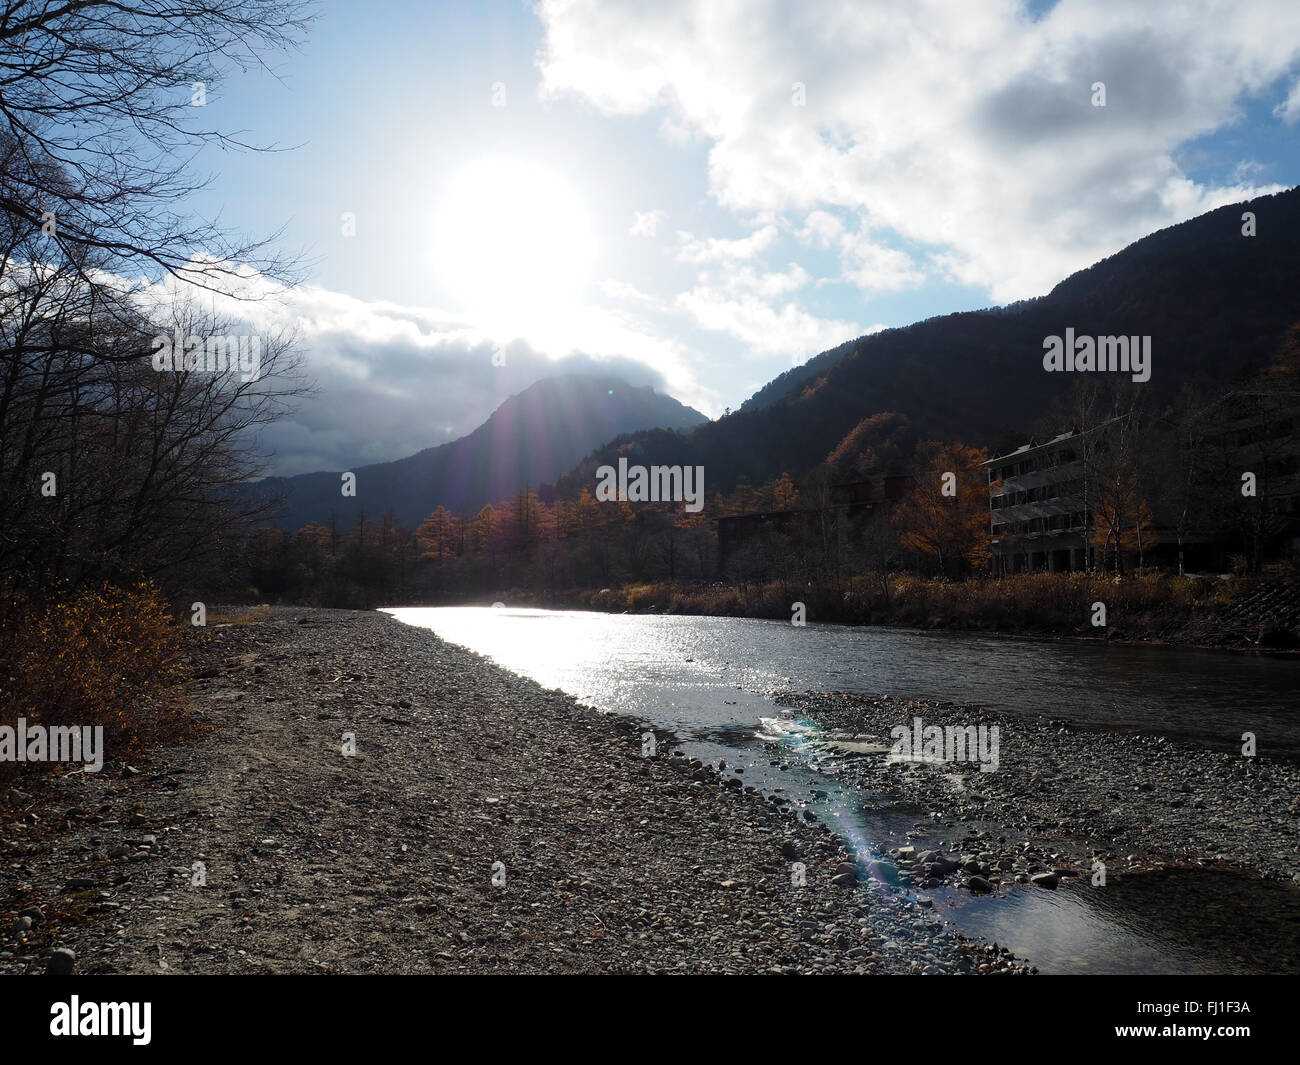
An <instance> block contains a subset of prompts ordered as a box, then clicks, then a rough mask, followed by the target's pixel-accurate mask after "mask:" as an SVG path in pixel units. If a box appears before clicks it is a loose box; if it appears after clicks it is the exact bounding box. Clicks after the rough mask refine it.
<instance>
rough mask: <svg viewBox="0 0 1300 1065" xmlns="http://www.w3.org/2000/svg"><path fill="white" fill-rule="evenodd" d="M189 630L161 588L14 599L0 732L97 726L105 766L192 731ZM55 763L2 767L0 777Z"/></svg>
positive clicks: (6, 629) (0, 618)
mask: <svg viewBox="0 0 1300 1065" xmlns="http://www.w3.org/2000/svg"><path fill="white" fill-rule="evenodd" d="M185 633H186V630H185V628H184V627H183V626H181V625H179V624H178V623H177V622H176V620H175V619H174V618H173V617H172V616H171V614H170V613H169V612H168V609H167V606H166V602H165V600H164V598H163V596H162V593H161V591H160V590H159V589H158V587H157V586H156V585H154V584H151V583H140V584H137V585H135V586H134V587H132V588H118V587H115V586H113V585H108V584H105V585H102V586H100V587H98V588H87V589H81V590H78V591H56V592H54V593H52V594H50V595H47V596H46V597H44V598H43V599H42V600H41V601H39V602H32V601H24V600H11V601H10V602H9V603H7V604H6V609H5V610H4V612H3V615H0V663H4V665H3V667H0V724H5V725H10V726H14V725H16V724H17V720H18V718H20V717H21V718H26V720H27V724H28V727H29V728H30V727H31V726H33V725H37V724H39V725H43V726H46V727H49V726H54V725H68V726H90V727H92V728H93V727H95V726H101V727H102V728H103V729H104V755H105V758H106V760H107V759H112V760H114V761H123V760H129V759H136V758H139V757H141V756H142V755H144V754H145V753H147V752H148V751H149V750H151V749H154V748H156V747H158V746H161V745H162V744H165V743H170V742H176V741H177V740H179V739H181V738H182V737H183V736H184V735H186V734H187V733H189V732H190V731H191V730H192V729H193V727H194V726H193V722H192V720H191V719H190V717H189V715H188V714H187V713H186V712H185V709H184V705H183V696H182V692H181V689H180V687H179V682H180V681H181V680H183V679H184V678H185V676H186V675H187V673H188V661H187V655H186V653H185V640H186V635H185ZM43 765H49V766H50V767H51V768H52V769H54V770H55V771H58V770H59V768H60V766H59V763H11V762H3V763H0V773H6V772H8V773H13V772H15V771H16V769H17V768H18V767H19V766H27V767H28V768H29V769H31V770H35V769H38V768H40V767H41V766H43Z"/></svg>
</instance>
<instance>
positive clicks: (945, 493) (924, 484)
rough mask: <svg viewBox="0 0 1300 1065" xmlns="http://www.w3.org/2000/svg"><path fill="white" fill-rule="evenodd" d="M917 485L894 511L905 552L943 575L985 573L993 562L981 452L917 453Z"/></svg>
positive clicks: (941, 448) (936, 448) (947, 448)
mask: <svg viewBox="0 0 1300 1065" xmlns="http://www.w3.org/2000/svg"><path fill="white" fill-rule="evenodd" d="M917 454H918V462H917V466H916V469H917V473H916V484H915V487H914V488H913V490H912V491H911V492H910V493H909V494H908V495H907V496H906V497H905V498H904V499H903V500H902V502H901V503H899V504H898V506H897V507H896V508H895V509H894V512H893V515H892V521H893V524H894V527H895V529H897V530H898V534H899V539H900V541H901V542H902V544H903V546H904V547H906V548H908V549H909V550H911V551H915V552H917V553H918V554H920V555H922V556H923V557H927V558H930V559H932V560H933V561H934V563H935V566H936V568H937V569H938V571H939V573H941V574H943V575H945V576H956V575H958V573H959V571H960V570H961V569H962V567H963V566H964V567H969V569H971V570H974V571H976V572H982V571H983V570H984V569H986V568H987V567H988V564H989V559H990V557H991V546H990V539H991V537H990V533H989V518H988V505H989V504H988V486H987V484H986V482H985V478H984V470H983V466H982V464H983V463H984V462H986V461H987V460H988V453H987V452H986V451H985V450H984V449H983V448H973V447H969V446H967V445H966V444H962V443H953V444H942V443H939V442H937V441H926V442H925V443H923V444H921V445H920V446H919V448H918V449H917Z"/></svg>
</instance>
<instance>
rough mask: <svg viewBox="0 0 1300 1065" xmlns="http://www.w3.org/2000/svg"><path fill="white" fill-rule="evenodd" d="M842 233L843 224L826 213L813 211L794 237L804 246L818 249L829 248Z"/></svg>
mask: <svg viewBox="0 0 1300 1065" xmlns="http://www.w3.org/2000/svg"><path fill="white" fill-rule="evenodd" d="M843 232H844V223H843V222H841V221H840V220H839V219H838V218H836V217H835V216H834V215H833V214H831V213H830V212H828V211H813V212H811V213H810V214H809V215H808V217H807V218H805V219H804V222H803V226H802V228H800V229H796V230H795V236H796V237H798V238H799V239H800V240H801V241H803V242H804V243H805V244H812V245H814V246H816V247H819V248H829V247H830V246H831V245H832V244H834V243H835V242H836V241H837V240H839V239H840V235H841V234H842V233H843Z"/></svg>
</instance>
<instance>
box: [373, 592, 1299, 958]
mask: <svg viewBox="0 0 1300 1065" xmlns="http://www.w3.org/2000/svg"><path fill="white" fill-rule="evenodd" d="M390 613H392V614H393V615H394V616H395V617H397V618H398V619H399V620H400V621H403V622H405V623H407V624H411V625H418V626H421V627H425V628H429V629H432V630H433V631H434V632H436V633H437V634H438V635H439V636H441V637H442V638H444V639H446V640H448V641H450V642H452V643H456V644H460V645H461V646H464V647H467V648H470V649H471V650H473V651H476V652H478V653H480V654H482V655H484V656H486V657H489V658H491V659H492V660H494V661H495V662H497V663H498V664H500V665H502V666H504V667H505V668H507V669H510V670H513V671H515V672H517V673H520V674H523V675H524V676H527V677H529V678H531V679H533V680H535V681H536V682H537V683H539V684H541V685H542V686H543V687H546V688H556V689H559V690H561V691H564V692H566V693H568V694H570V695H572V696H574V697H575V698H577V699H579V700H580V701H582V702H584V703H588V704H590V705H592V706H596V707H599V708H601V709H602V710H607V711H612V712H615V713H621V714H631V715H634V716H636V717H639V718H643V719H645V720H647V721H650V722H652V723H654V724H655V725H657V726H660V727H662V728H665V729H668V730H671V731H672V732H674V733H675V734H676V735H677V736H679V737H680V738H681V740H682V741H683V747H684V749H686V750H687V751H688V753H690V754H693V755H695V756H697V757H700V758H702V759H705V760H710V759H712V760H714V761H716V760H717V759H718V758H719V757H722V758H725V759H726V760H727V761H728V762H729V763H730V764H731V765H733V766H743V767H744V771H745V773H746V777H745V779H746V782H747V783H750V784H753V785H755V786H758V787H761V788H763V789H765V790H777V789H780V790H783V791H785V792H786V793H789V792H791V791H794V790H804V791H806V792H808V793H811V794H815V795H816V796H817V797H818V799H819V800H820V805H819V809H818V812H819V813H820V814H821V815H822V816H828V817H835V818H840V819H841V820H842V822H844V823H842V824H841V825H840V827H841V828H843V829H846V830H847V831H846V833H845V834H846V836H847V837H849V838H856V839H857V840H858V841H859V845H860V846H862V847H864V848H867V849H870V850H871V854H870V857H871V859H872V860H873V861H881V860H883V861H886V862H887V861H888V859H887V858H884V856H883V853H882V852H883V850H884V849H885V847H886V845H887V844H886V843H885V842H884V841H886V840H889V839H893V838H897V837H898V836H899V835H900V834H901V833H903V832H904V831H905V830H906V826H907V825H908V824H910V823H911V822H912V820H913V819H914V818H915V816H916V811H915V810H913V809H909V808H908V807H907V806H906V803H900V802H898V800H897V797H886V796H878V797H872V798H869V799H868V800H867V801H863V798H862V797H861V796H857V797H855V798H853V799H850V798H848V797H847V796H846V795H844V794H843V793H842V792H841V791H840V790H839V788H838V782H837V781H836V780H835V779H834V778H833V777H832V776H828V775H825V773H824V772H823V771H822V767H821V765H820V760H819V756H820V754H821V750H822V749H821V748H820V747H819V744H818V736H817V735H816V730H815V728H810V727H809V726H807V725H806V724H804V723H800V722H798V721H795V720H792V719H791V715H790V713H789V712H788V711H786V710H783V709H782V708H781V707H779V706H777V705H776V703H775V702H774V701H773V698H772V696H773V694H774V693H777V692H781V691H800V692H805V691H848V692H863V693H870V694H881V695H893V696H898V697H912V698H925V699H944V700H951V701H953V702H956V703H962V704H967V705H971V704H974V705H982V706H986V707H989V708H990V709H992V710H995V711H997V712H998V713H999V714H1000V715H1009V716H1016V715H1023V716H1027V717H1033V718H1037V717H1041V716H1044V715H1046V716H1050V717H1052V718H1056V719H1061V720H1065V721H1069V722H1071V723H1073V724H1075V725H1078V726H1081V727H1084V728H1090V729H1115V730H1125V731H1134V730H1136V731H1141V732H1147V733H1153V734H1157V735H1164V736H1169V737H1171V738H1176V739H1180V740H1184V741H1188V742H1192V743H1196V744H1200V745H1203V746H1205V747H1209V748H1214V749H1217V750H1234V749H1237V748H1239V746H1240V737H1241V734H1242V733H1243V732H1246V731H1250V732H1254V733H1255V734H1256V735H1257V736H1258V737H1260V740H1259V744H1260V746H1259V753H1260V754H1261V755H1267V756H1270V757H1274V758H1283V759H1287V760H1300V710H1298V706H1300V700H1297V697H1296V694H1295V686H1296V680H1297V677H1298V676H1300V663H1297V662H1295V661H1293V660H1285V659H1274V658H1266V657H1254V656H1251V657H1248V656H1240V655H1229V654H1222V653H1211V652H1204V651H1193V650H1183V649H1172V648H1146V647H1119V646H1105V645H1100V644H1096V643H1091V642H1082V641H1070V640H1023V639H1015V638H1007V637H1000V636H988V635H976V634H970V633H948V632H913V631H907V630H900V629H886V628H870V627H865V628H864V627H853V626H842V625H807V626H803V627H797V626H794V625H791V624H789V623H783V622H777V621H765V620H757V619H747V618H705V617H688V616H665V615H626V614H623V615H619V614H601V613H594V612H587V611H550V610H535V609H513V608H503V607H496V608H481V607H438V608H399V609H394V610H392V611H390ZM773 742H784V743H785V745H786V747H787V750H789V749H795V750H797V751H799V752H800V753H801V756H802V764H801V765H800V766H799V767H797V768H798V772H797V773H796V774H795V777H794V778H792V774H791V773H790V772H789V769H790V767H789V766H788V765H785V766H782V767H780V771H779V772H778V771H777V768H774V767H775V766H776V763H775V761H774V760H772V759H771V758H769V757H768V753H769V752H770V745H771V744H772V743H773ZM1215 876H1218V877H1220V878H1221V877H1222V876H1223V874H1210V873H1181V874H1167V875H1163V876H1161V877H1158V878H1145V879H1144V878H1137V879H1136V880H1135V881H1133V882H1132V883H1131V885H1129V886H1126V887H1125V888H1124V890H1123V891H1120V892H1109V893H1107V894H1106V896H1105V898H1104V900H1101V899H1098V893H1096V892H1093V893H1072V892H1070V891H1067V890H1061V891H1059V892H1042V891H1019V892H1013V893H1012V894H1011V896H1010V897H1009V898H998V899H976V898H973V897H971V896H970V895H968V894H966V893H964V892H957V891H940V892H938V893H937V897H938V902H939V905H940V907H941V908H942V910H943V916H944V917H945V918H946V919H948V920H949V921H950V922H951V923H952V924H953V925H954V926H955V927H957V928H958V929H960V930H962V931H964V932H967V933H974V934H980V935H985V936H986V937H987V938H988V939H990V940H994V939H996V940H997V941H998V942H999V943H1002V944H1003V945H1005V946H1008V947H1011V948H1012V949H1013V950H1015V951H1016V953H1017V954H1020V955H1021V956H1022V957H1028V958H1029V960H1030V961H1031V962H1033V963H1034V964H1036V965H1038V966H1039V968H1040V970H1041V971H1044V972H1094V973H1102V972H1111V973H1132V972H1159V973H1178V972H1246V971H1253V970H1252V969H1251V965H1250V962H1249V960H1243V959H1242V958H1240V957H1238V955H1237V954H1236V953H1234V950H1239V947H1240V943H1239V940H1234V938H1233V937H1232V936H1231V935H1226V936H1224V937H1221V938H1220V939H1216V940H1205V939H1203V938H1201V939H1199V940H1197V941H1195V942H1189V941H1188V939H1187V938H1186V934H1185V932H1186V927H1187V921H1186V917H1187V915H1188V914H1191V913H1198V912H1199V913H1203V912H1205V910H1206V907H1207V906H1208V907H1210V908H1211V909H1212V908H1213V905H1214V900H1215V899H1218V898H1221V897H1224V896H1225V894H1226V896H1227V897H1230V898H1231V899H1232V906H1233V909H1234V912H1240V910H1241V909H1242V908H1243V906H1244V908H1245V909H1246V910H1249V911H1252V912H1253V911H1258V910H1259V909H1260V908H1261V907H1263V908H1265V909H1267V910H1268V911H1269V912H1270V913H1278V912H1281V913H1285V914H1287V915H1288V917H1289V919H1290V920H1291V921H1292V922H1294V919H1295V918H1296V917H1297V916H1300V908H1297V905H1296V904H1297V901H1298V900H1300V891H1297V889H1295V888H1293V887H1290V886H1286V885H1278V884H1271V883H1265V882H1262V881H1258V880H1250V879H1248V878H1241V877H1233V878H1232V879H1231V891H1230V892H1225V891H1224V890H1223V884H1224V883H1226V882H1225V881H1223V880H1222V879H1219V880H1216V879H1214V878H1215ZM1291 928H1292V929H1294V928H1295V924H1294V923H1292V924H1291ZM1261 934H1270V933H1268V932H1267V931H1266V932H1264V933H1261ZM1234 943H1236V944H1237V946H1236V947H1234V946H1233V944H1234Z"/></svg>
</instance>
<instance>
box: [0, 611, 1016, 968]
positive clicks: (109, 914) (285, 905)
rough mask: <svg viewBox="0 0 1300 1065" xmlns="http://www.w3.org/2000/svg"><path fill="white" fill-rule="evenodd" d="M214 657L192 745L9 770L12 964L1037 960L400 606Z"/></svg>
mask: <svg viewBox="0 0 1300 1065" xmlns="http://www.w3.org/2000/svg"><path fill="white" fill-rule="evenodd" d="M196 656H197V663H196V665H197V679H195V680H194V681H192V682H191V683H190V685H189V689H190V693H191V695H192V697H193V702H194V704H195V709H194V712H195V713H196V714H198V715H199V716H200V717H201V718H202V719H203V720H205V721H207V722H209V723H210V724H211V725H212V726H213V728H212V731H211V732H210V733H208V734H207V735H205V736H203V737H202V738H201V739H200V740H198V741H197V742H195V743H191V744H186V745H181V746H177V747H174V748H170V749H168V750H165V751H163V752H161V753H159V754H158V755H157V756H156V757H155V758H154V759H153V760H152V761H151V762H150V763H149V764H147V765H145V766H142V767H139V768H137V767H130V766H125V765H123V764H122V763H120V762H117V761H113V760H112V752H111V751H109V752H108V755H109V760H108V762H107V763H106V765H105V767H104V769H103V770H102V771H101V772H100V773H98V774H87V773H82V772H71V773H68V774H66V775H63V776H51V775H44V776H40V777H31V776H29V777H25V778H21V779H20V780H19V781H18V784H17V786H11V787H8V788H6V789H4V790H5V794H4V795H3V799H4V802H3V804H0V868H2V869H3V876H2V878H0V935H3V940H0V972H9V973H14V972H44V971H46V970H47V968H50V967H53V968H59V967H68V966H72V967H74V968H75V971H77V972H88V973H160V972H168V973H278V972H299V973H301V972H337V973H362V972H389V973H414V972H462V973H489V972H513V973H541V972H588V973H592V972H625V973H656V972H658V973H695V972H723V973H765V972H826V973H907V972H921V971H929V972H938V971H975V970H976V969H977V968H983V969H984V970H987V971H1023V969H1024V966H1023V965H1021V964H1018V963H1017V962H1016V960H1015V959H1014V958H1010V957H1008V956H1006V954H1005V952H995V951H993V950H992V949H991V948H990V947H988V946H986V945H984V944H978V943H976V944H971V943H962V942H960V941H959V940H958V938H957V937H954V936H952V935H951V934H950V933H949V932H947V931H946V930H945V929H944V928H943V927H942V922H940V921H939V920H938V919H937V918H935V917H934V916H933V914H932V913H931V912H929V911H928V910H927V909H926V908H925V907H924V906H922V905H918V904H917V903H915V901H913V900H911V899H909V898H906V897H901V896H899V895H898V894H897V893H896V892H882V891H880V890H879V889H878V886H877V885H876V884H874V883H873V882H871V881H870V879H869V878H867V877H865V876H864V877H863V881H864V882H862V883H859V882H858V875H859V870H858V869H857V868H855V866H854V865H853V863H852V862H851V861H850V856H849V854H848V852H847V850H846V849H845V847H844V845H843V842H842V841H841V840H840V839H839V838H837V837H836V836H835V835H834V834H833V833H832V831H831V830H830V829H828V828H827V827H825V826H823V825H822V824H820V823H817V822H814V821H811V820H809V816H808V814H807V811H804V810H799V809H796V808H793V807H791V806H787V805H786V804H783V803H782V802H780V801H779V800H772V799H767V798H764V797H763V796H762V795H761V794H759V793H758V792H757V791H756V790H755V789H753V788H747V787H744V786H743V785H742V784H741V782H740V781H739V780H738V779H737V778H735V777H734V776H729V775H725V774H723V773H719V772H718V771H717V770H716V769H715V768H714V767H712V766H705V765H701V764H700V763H699V762H696V761H694V760H692V759H687V758H685V757H683V756H681V755H680V753H677V752H675V751H674V740H673V737H671V736H668V735H666V734H663V733H660V734H659V735H658V737H657V752H656V754H655V756H654V757H646V756H644V755H643V746H644V741H643V733H644V731H645V727H644V726H643V725H641V724H640V723H637V722H634V721H631V720H628V719H625V718H618V717H614V716H611V715H607V714H602V713H600V712H598V711H597V710H595V709H594V708H591V707H586V706H583V705H580V704H578V703H576V702H575V701H574V700H573V699H571V698H570V697H568V696H566V695H564V694H562V693H560V692H557V691H547V690H545V689H542V688H541V687H539V686H538V685H536V684H535V683H533V682H531V681H529V680H526V679H524V678H521V677H518V676H516V675H514V674H512V673H509V672H507V671H506V670H503V669H500V668H498V667H497V666H495V665H494V664H492V663H490V662H488V661H487V660H486V659H483V658H481V657H479V656H477V655H475V654H473V653H471V652H469V651H466V650H463V649H461V648H459V647H456V646H453V645H451V644H448V643H445V642H443V641H442V640H440V639H438V638H437V637H436V636H434V635H433V634H431V633H429V632H427V631H424V630H420V629H416V628H411V627H408V626H404V625H402V624H400V623H399V622H397V621H395V620H393V619H392V618H390V617H388V616H387V615H383V614H377V613H371V612H349V611H330V610H303V609H296V610H290V609H275V610H273V611H272V612H271V613H270V615H269V616H266V617H262V618H259V619H257V620H255V621H253V622H251V623H248V624H239V625H231V626H224V627H221V628H215V629H214V630H213V631H212V632H211V633H210V635H209V638H208V640H207V642H206V644H205V645H204V646H203V647H202V648H201V649H199V650H198V651H197V652H196ZM345 733H352V734H354V737H355V754H353V755H350V756H349V755H345V754H344V751H343V748H344V744H345V738H344V734H345ZM795 863H800V864H801V865H802V867H803V868H802V870H800V871H801V872H802V874H803V883H796V882H795V881H796V880H797V879H799V878H798V876H796V875H794V874H795V871H796V869H795ZM62 951H71V952H72V953H73V955H75V958H73V957H70V956H69V955H68V954H66V953H61V952H62Z"/></svg>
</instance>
